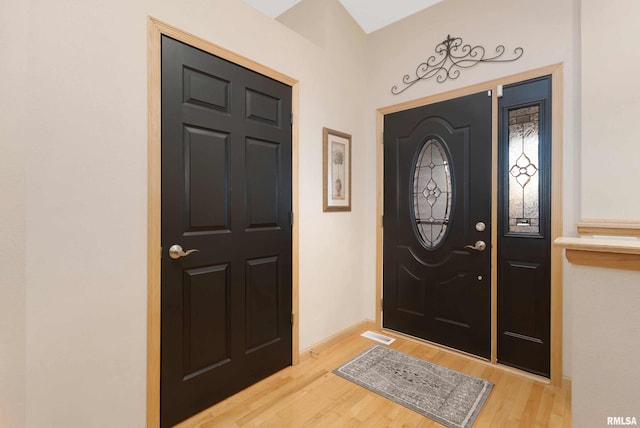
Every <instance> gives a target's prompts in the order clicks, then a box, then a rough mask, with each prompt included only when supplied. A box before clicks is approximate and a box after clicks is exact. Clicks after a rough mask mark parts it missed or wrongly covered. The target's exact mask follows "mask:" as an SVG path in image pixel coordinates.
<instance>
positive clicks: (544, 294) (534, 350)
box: [498, 76, 551, 377]
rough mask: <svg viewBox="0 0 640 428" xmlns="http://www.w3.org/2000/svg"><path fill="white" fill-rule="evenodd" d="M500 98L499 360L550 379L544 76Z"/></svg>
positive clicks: (547, 81) (547, 97)
mask: <svg viewBox="0 0 640 428" xmlns="http://www.w3.org/2000/svg"><path fill="white" fill-rule="evenodd" d="M503 94H504V95H503V97H502V98H500V100H499V106H498V107H499V114H500V117H499V135H498V136H499V150H498V163H499V191H498V198H499V200H500V207H501V210H500V211H499V214H498V226H499V229H498V230H499V232H498V362H500V363H502V364H506V365H510V366H513V367H517V368H519V369H522V370H526V371H529V372H532V373H535V374H538V375H542V376H546V377H549V375H550V339H551V333H550V323H551V321H550V320H551V318H550V317H551V313H550V297H551V262H550V259H551V78H550V77H549V76H547V77H543V78H539V79H534V80H530V81H526V82H520V83H517V84H513V85H509V86H505V87H504V90H503Z"/></svg>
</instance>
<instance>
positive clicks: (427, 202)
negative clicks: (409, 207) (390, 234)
mask: <svg viewBox="0 0 640 428" xmlns="http://www.w3.org/2000/svg"><path fill="white" fill-rule="evenodd" d="M450 165H451V162H450V161H449V156H448V155H447V152H446V150H445V149H444V147H443V145H442V143H441V142H440V141H438V140H436V139H435V138H431V139H429V140H427V142H426V143H425V144H424V146H422V149H421V150H420V154H419V155H418V159H417V161H416V165H415V168H414V171H415V172H414V176H413V213H414V216H415V222H416V228H417V230H418V234H419V235H420V238H421V241H422V244H423V245H424V246H425V247H426V248H428V249H434V248H436V247H438V246H439V245H440V243H441V242H442V240H443V239H444V237H445V235H446V231H447V225H448V224H449V218H450V216H451V202H452V199H453V193H452V192H453V187H452V180H451V169H450Z"/></svg>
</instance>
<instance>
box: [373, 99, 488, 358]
mask: <svg viewBox="0 0 640 428" xmlns="http://www.w3.org/2000/svg"><path fill="white" fill-rule="evenodd" d="M384 174H385V180H384V247H383V257H384V273H383V296H384V299H383V311H384V314H383V315H384V318H383V326H384V327H385V328H390V329H393V330H398V331H401V332H404V333H407V334H410V335H413V336H417V337H420V338H423V339H427V340H430V341H433V342H436V343H440V344H443V345H446V346H450V347H453V348H456V349H460V350H463V351H465V352H469V353H472V354H476V355H479V356H481V357H484V358H490V353H491V331H490V326H491V312H490V310H491V251H490V242H491V97H489V96H488V95H487V93H486V92H483V93H478V94H473V95H469V96H465V97H461V98H457V99H454V100H449V101H444V102H441V103H436V104H431V105H427V106H423V107H418V108H415V109H411V110H406V111H402V112H399V113H394V114H389V115H386V116H385V121H384ZM478 222H483V223H484V224H485V225H486V228H485V229H484V230H482V231H479V230H477V229H476V228H475V225H476V223H478ZM476 241H484V242H485V243H487V247H486V249H484V250H480V249H470V248H469V247H468V246H469V245H471V246H473V245H474V243H475V242H476Z"/></svg>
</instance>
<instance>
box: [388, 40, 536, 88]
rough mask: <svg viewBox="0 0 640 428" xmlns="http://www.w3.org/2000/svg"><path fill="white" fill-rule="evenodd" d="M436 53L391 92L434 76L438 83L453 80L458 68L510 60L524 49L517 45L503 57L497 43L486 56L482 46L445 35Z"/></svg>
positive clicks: (520, 54)
mask: <svg viewBox="0 0 640 428" xmlns="http://www.w3.org/2000/svg"><path fill="white" fill-rule="evenodd" d="M435 52H436V55H432V56H430V57H429V59H427V60H426V61H425V62H423V63H421V64H419V65H418V67H417V68H416V72H415V74H416V75H415V77H412V76H409V75H408V74H405V75H404V77H403V78H402V83H403V84H404V87H403V88H398V85H394V86H393V87H392V88H391V93H392V94H394V95H398V94H400V93H402V92H404V91H406V90H407V89H409V88H410V87H411V86H413V85H415V84H416V83H417V82H419V81H421V80H429V79H431V78H433V77H435V78H436V81H437V82H438V83H443V82H446V81H447V80H449V79H451V80H455V79H457V78H458V77H459V76H460V70H461V69H465V68H471V67H473V66H475V65H477V64H479V63H481V62H512V61H515V60H517V59H520V57H522V55H523V54H524V49H522V48H520V47H518V48H515V49H514V50H513V54H514V55H515V56H514V57H513V58H509V59H503V58H502V55H504V53H505V47H504V46H503V45H499V46H498V47H497V48H496V54H495V55H494V56H491V57H487V56H486V50H485V48H484V47H482V46H473V47H471V45H469V44H467V45H463V44H462V39H461V38H460V37H451V36H450V35H447V39H446V40H445V41H443V42H441V43H440V44H438V45H437V46H436V48H435Z"/></svg>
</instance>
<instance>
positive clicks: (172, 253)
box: [169, 244, 200, 259]
mask: <svg viewBox="0 0 640 428" xmlns="http://www.w3.org/2000/svg"><path fill="white" fill-rule="evenodd" d="M199 251H200V250H196V249H195V248H194V249H193V250H187V251H184V250H183V249H182V247H181V246H180V245H178V244H176V245H172V246H171V248H169V257H171V258H172V259H179V258H180V257H185V256H188V255H189V254H192V253H197V252H199Z"/></svg>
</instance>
